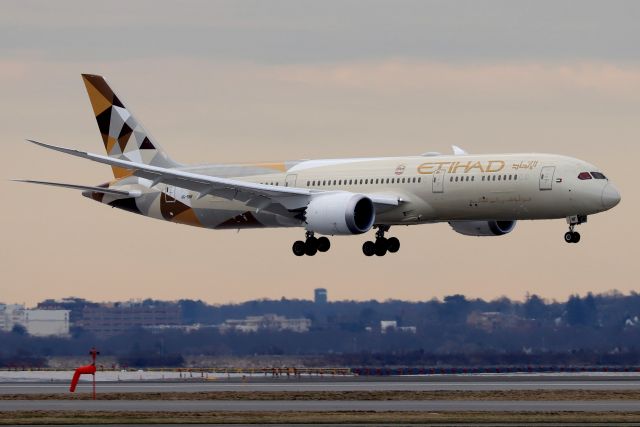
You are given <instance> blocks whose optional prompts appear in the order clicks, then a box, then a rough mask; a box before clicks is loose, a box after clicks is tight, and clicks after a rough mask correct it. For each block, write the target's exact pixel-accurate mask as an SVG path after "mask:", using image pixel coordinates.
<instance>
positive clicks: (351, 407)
mask: <svg viewBox="0 0 640 427" xmlns="http://www.w3.org/2000/svg"><path fill="white" fill-rule="evenodd" d="M0 411H110V412H120V411H134V412H221V411H226V412H269V411H278V412H282V411H299V412H336V411H368V412H388V411H413V412H415V411H417V412H433V411H443V412H458V411H490V412H492V411H495V412H558V411H572V412H596V411H609V412H640V401H623V400H617V401H616V400H611V401H509V400H503V401H452V400H440V401H437V400H433V401H412V400H398V401H362V400H354V401H334V400H317V401H295V400H275V401H262V400H243V401H209V400H180V401H175V400H146V401H141V400H105V401H100V400H96V401H93V400H85V401H80V400H12V401H0Z"/></svg>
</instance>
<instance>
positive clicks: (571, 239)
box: [564, 215, 587, 243]
mask: <svg viewBox="0 0 640 427" xmlns="http://www.w3.org/2000/svg"><path fill="white" fill-rule="evenodd" d="M585 222H587V216H586V215H572V216H569V217H567V224H569V231H567V232H566V233H564V241H565V242H567V243H578V242H579V241H580V233H578V232H577V231H574V229H575V227H576V225H579V224H583V223H585Z"/></svg>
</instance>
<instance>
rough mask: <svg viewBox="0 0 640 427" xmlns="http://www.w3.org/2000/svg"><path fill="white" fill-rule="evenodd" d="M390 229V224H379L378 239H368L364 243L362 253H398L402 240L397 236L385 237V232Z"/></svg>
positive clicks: (381, 254)
mask: <svg viewBox="0 0 640 427" xmlns="http://www.w3.org/2000/svg"><path fill="white" fill-rule="evenodd" d="M387 231H389V226H388V225H379V226H378V231H376V241H375V242H372V241H370V240H369V241H366V242H364V244H363V245H362V253H364V254H365V255H366V256H373V255H377V256H385V255H386V253H387V252H391V253H396V252H398V250H399V249H400V240H398V238H397V237H390V238H388V239H387V238H386V237H384V233H385V232H387Z"/></svg>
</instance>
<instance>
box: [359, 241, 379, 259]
mask: <svg viewBox="0 0 640 427" xmlns="http://www.w3.org/2000/svg"><path fill="white" fill-rule="evenodd" d="M362 253H363V254H365V255H366V256H373V255H374V254H375V253H376V244H375V243H373V242H372V241H371V240H367V241H366V242H364V243H363V244H362Z"/></svg>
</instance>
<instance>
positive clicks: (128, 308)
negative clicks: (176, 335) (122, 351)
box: [81, 302, 181, 337]
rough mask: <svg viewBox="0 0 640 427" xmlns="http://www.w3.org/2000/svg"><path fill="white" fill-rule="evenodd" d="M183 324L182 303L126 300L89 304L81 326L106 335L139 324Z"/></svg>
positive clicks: (117, 332) (83, 314)
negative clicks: (122, 301)
mask: <svg viewBox="0 0 640 427" xmlns="http://www.w3.org/2000/svg"><path fill="white" fill-rule="evenodd" d="M180 324H181V317H180V306H179V305H177V304H175V303H163V302H151V303H146V302H141V303H138V302H125V303H114V304H101V305H97V306H90V305H87V306H85V307H84V309H83V310H82V323H81V326H82V327H83V328H84V329H85V330H87V331H89V332H92V333H94V334H96V335H98V336H103V337H104V336H111V335H117V334H121V333H123V332H127V331H129V330H130V329H131V328H136V327H141V328H144V327H150V326H159V325H180Z"/></svg>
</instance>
